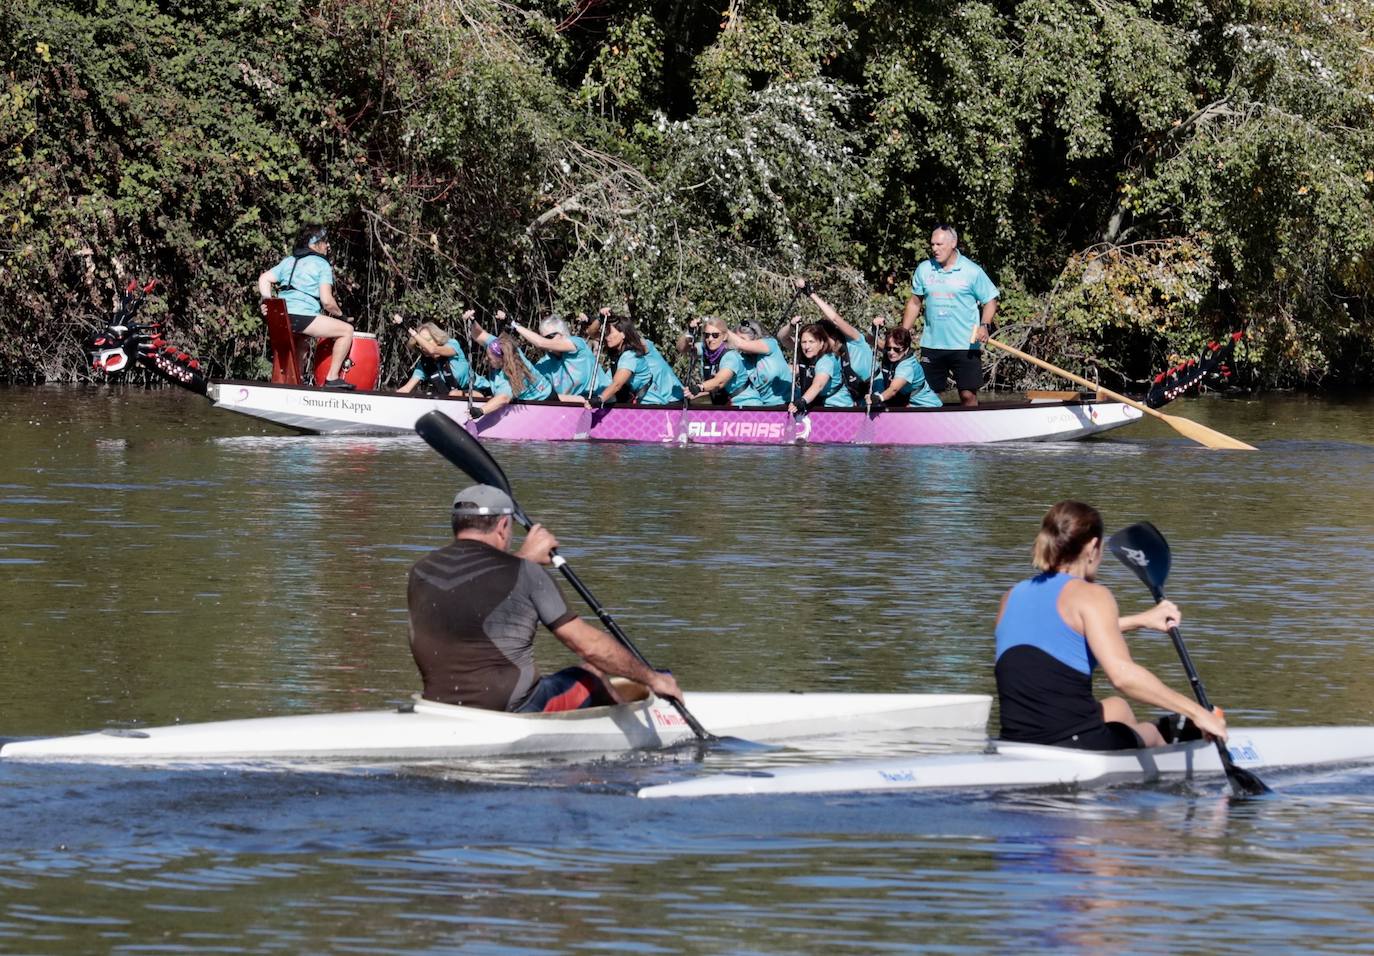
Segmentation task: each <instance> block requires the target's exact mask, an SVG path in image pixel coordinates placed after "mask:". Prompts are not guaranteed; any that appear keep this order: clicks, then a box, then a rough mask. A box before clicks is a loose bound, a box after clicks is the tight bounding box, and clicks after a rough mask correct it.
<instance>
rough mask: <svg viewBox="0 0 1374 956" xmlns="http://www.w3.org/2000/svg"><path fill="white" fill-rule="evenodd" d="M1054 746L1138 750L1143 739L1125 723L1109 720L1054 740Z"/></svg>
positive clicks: (1141, 745)
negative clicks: (1070, 735)
mask: <svg viewBox="0 0 1374 956" xmlns="http://www.w3.org/2000/svg"><path fill="white" fill-rule="evenodd" d="M1054 746H1056V747H1072V748H1073V749H1074V750H1139V749H1140V748H1141V747H1144V746H1145V741H1143V740H1141V739H1140V735H1139V734H1137V733H1136V732H1135V731H1134V730H1133V729H1131V728H1130V727H1127V726H1126V725H1125V724H1121V723H1117V722H1116V721H1111V722H1110V723H1105V724H1099V725H1098V726H1096V727H1094V728H1092V729H1091V730H1084V731H1082V732H1080V733H1076V734H1074V735H1073V736H1072V737H1066V738H1065V739H1063V740H1056V741H1055V742H1054Z"/></svg>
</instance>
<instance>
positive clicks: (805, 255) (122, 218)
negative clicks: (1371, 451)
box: [0, 0, 1374, 388]
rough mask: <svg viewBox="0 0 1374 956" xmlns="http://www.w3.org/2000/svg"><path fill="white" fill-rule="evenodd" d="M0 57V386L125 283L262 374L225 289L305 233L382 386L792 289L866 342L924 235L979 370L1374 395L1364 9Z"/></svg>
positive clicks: (1053, 6) (836, 12)
mask: <svg viewBox="0 0 1374 956" xmlns="http://www.w3.org/2000/svg"><path fill="white" fill-rule="evenodd" d="M0 40H3V43H2V44H0V51H3V52H0V56H3V57H4V65H3V77H0V84H2V88H0V146H3V151H4V160H3V162H4V166H3V170H0V323H3V328H4V331H5V334H4V335H3V336H0V379H4V380H9V381H20V382H32V381H45V380H46V381H64V380H65V381H70V380H76V379H80V378H83V377H84V376H85V375H86V374H87V373H86V371H85V367H86V364H87V362H86V357H85V356H84V354H83V353H82V351H81V347H80V344H81V339H82V338H83V336H84V335H85V333H86V332H87V331H88V330H89V328H90V327H91V326H92V325H93V324H94V323H95V322H96V321H98V319H99V318H100V317H101V316H103V315H107V314H108V312H109V309H110V306H111V303H112V302H113V300H114V298H115V294H116V290H117V289H118V288H120V287H122V286H123V285H124V283H125V282H127V281H128V279H129V278H132V277H139V278H145V279H146V278H148V277H151V276H156V277H159V278H160V279H162V280H163V282H164V283H165V286H164V291H163V292H162V293H161V295H160V297H157V298H155V300H154V302H153V303H152V305H151V306H150V309H149V313H150V314H151V313H153V312H155V311H157V310H161V311H164V312H165V313H166V315H167V318H168V319H169V321H170V325H171V328H172V337H173V338H174V339H175V340H176V341H177V342H178V344H180V345H182V346H183V347H186V348H188V349H189V350H191V351H193V352H195V353H197V354H199V355H200V356H201V357H202V358H203V359H204V360H205V361H206V362H207V364H208V365H209V366H210V368H211V370H212V373H213V374H216V375H237V376H257V375H261V374H262V373H263V371H264V354H265V337H264V335H263V331H262V328H261V320H260V318H259V315H258V310H257V298H256V293H255V291H254V282H255V279H256V277H257V274H258V273H259V272H260V271H261V270H262V269H263V268H265V267H267V266H270V265H272V264H274V263H275V262H276V261H277V260H278V259H279V258H280V257H281V255H283V254H284V253H286V252H287V251H289V248H290V245H291V238H292V235H293V234H294V233H295V231H296V230H297V229H298V228H299V227H300V226H301V225H302V224H304V223H306V222H310V221H322V222H325V223H327V224H329V225H330V227H331V238H332V240H333V245H334V250H333V258H334V262H335V268H336V271H337V273H338V275H339V284H338V288H337V292H338V293H339V297H340V299H341V304H342V305H343V306H344V308H345V310H346V311H347V312H348V313H349V314H350V315H351V316H353V317H354V318H355V319H356V322H357V325H358V327H359V328H360V329H362V330H365V331H374V332H382V333H383V336H384V337H383V343H384V355H385V356H387V359H388V365H389V372H390V374H392V375H393V376H394V375H395V374H396V371H397V369H398V367H399V366H400V365H401V364H402V363H403V362H404V361H405V360H406V356H404V355H403V354H402V352H403V350H402V349H401V348H400V347H399V340H397V339H388V338H387V337H386V334H387V330H388V329H389V328H390V325H389V322H388V318H389V316H391V315H392V314H393V313H395V312H400V313H402V314H404V315H405V316H407V317H408V318H411V319H414V320H417V321H424V320H431V319H432V320H435V321H438V322H439V323H440V324H445V325H448V326H450V327H451V326H453V325H455V324H456V323H455V321H454V320H455V317H456V315H457V314H458V312H459V310H460V309H461V308H462V307H463V306H464V305H471V306H474V307H477V308H479V309H480V310H486V311H485V312H484V314H486V312H489V311H491V310H495V309H497V308H505V309H507V310H509V311H511V312H512V313H513V314H516V315H522V316H527V317H532V316H533V315H534V314H535V313H536V312H538V311H541V310H548V309H556V310H558V311H560V312H571V311H577V310H587V311H592V310H594V309H595V308H596V307H597V306H600V305H602V304H609V305H612V306H614V307H616V308H627V307H628V308H630V309H631V310H632V312H633V313H634V314H635V315H636V317H637V318H639V319H640V321H641V322H642V323H643V324H645V325H646V326H647V327H648V328H649V330H650V331H651V333H652V334H654V335H656V336H658V337H659V338H660V340H663V339H664V338H666V337H667V336H669V335H670V334H672V333H673V332H675V331H676V330H677V329H680V328H681V326H682V323H683V322H684V321H685V320H686V319H687V318H688V317H691V316H694V315H700V314H706V313H721V314H725V315H731V316H741V317H743V316H746V315H747V316H750V317H754V318H758V319H760V320H762V321H763V322H765V324H768V325H772V324H776V322H777V321H778V320H779V319H780V318H781V317H782V316H783V315H784V314H785V312H786V310H787V303H788V298H789V295H788V293H789V291H790V290H789V284H788V277H789V276H793V275H798V274H805V275H807V276H809V277H811V279H812V281H813V282H814V283H815V284H816V285H818V286H819V287H820V288H821V291H822V292H823V294H825V295H826V296H827V297H828V298H830V299H831V300H832V301H834V302H835V303H836V305H837V306H838V307H839V308H840V309H841V311H842V312H844V313H845V314H846V315H848V316H850V317H851V318H854V319H857V320H858V322H857V324H859V325H861V326H867V324H868V319H869V318H870V317H871V316H872V315H875V314H885V315H888V316H895V315H897V314H899V310H900V305H901V302H902V300H903V299H904V298H905V294H906V288H907V286H906V283H907V281H908V279H909V276H910V272H911V269H912V268H913V267H914V265H915V264H916V262H917V261H918V260H919V258H920V257H921V256H922V255H923V254H925V251H926V243H927V241H928V237H929V233H930V227H931V225H932V224H934V223H935V222H937V221H941V220H947V221H950V222H953V223H955V224H957V225H958V226H959V228H960V232H961V235H962V247H963V250H964V252H965V253H966V254H968V255H970V256H971V257H972V258H974V259H976V260H978V261H979V262H980V263H981V264H983V265H984V267H985V268H987V269H988V271H989V272H990V274H992V276H993V277H994V279H995V280H996V281H997V282H998V284H999V285H1000V286H1001V288H1002V290H1003V293H1004V295H1003V300H1002V320H1003V325H1004V331H1003V333H1002V334H1003V335H1004V336H1005V337H1006V338H1007V340H1008V341H1009V342H1011V343H1013V344H1017V345H1022V346H1024V347H1026V348H1027V349H1028V350H1030V351H1033V352H1036V353H1037V354H1040V355H1043V356H1044V357H1046V358H1049V359H1051V360H1052V361H1055V362H1057V363H1059V364H1062V365H1065V366H1067V367H1069V368H1072V369H1074V370H1075V371H1078V372H1081V373H1084V374H1087V375H1090V376H1100V377H1101V381H1102V382H1103V383H1104V384H1106V385H1109V386H1111V387H1118V388H1119V387H1123V386H1125V387H1131V386H1138V385H1139V384H1140V382H1141V381H1142V380H1143V379H1144V378H1145V377H1146V376H1148V375H1149V374H1150V373H1151V372H1153V371H1155V370H1158V369H1159V368H1162V367H1163V366H1164V365H1166V364H1167V363H1168V362H1169V359H1170V356H1171V354H1175V353H1180V354H1187V353H1189V352H1195V351H1196V350H1197V349H1198V348H1199V347H1200V346H1201V345H1202V344H1203V343H1204V342H1205V341H1207V340H1208V339H1209V338H1214V337H1217V336H1218V335H1220V334H1222V333H1224V332H1227V331H1230V330H1231V329H1234V328H1240V327H1245V328H1247V330H1248V332H1249V338H1248V342H1247V350H1246V352H1245V353H1243V359H1244V361H1243V363H1242V365H1243V370H1244V375H1245V382H1246V383H1247V384H1250V385H1255V386H1262V387H1272V386H1300V387H1302V386H1305V387H1316V386H1322V387H1331V386H1340V385H1347V384H1352V383H1358V382H1366V383H1367V382H1368V381H1369V375H1370V372H1371V366H1374V320H1371V317H1370V315H1369V311H1368V310H1369V303H1370V296H1371V292H1374V52H1371V51H1374V13H1372V12H1371V8H1370V5H1369V4H1368V3H1366V2H1364V0H1333V2H1322V0H1249V2H1246V0H1153V2H1152V0H1091V2H1083V0H1023V2H1012V0H1000V2H992V0H978V2H964V0H937V2H934V3H928V4H918V5H913V4H909V3H897V2H893V0H848V2H843V3H840V2H834V0H758V2H753V3H745V2H743V0H725V2H724V3H723V9H716V8H714V7H712V6H710V5H707V6H703V5H701V4H687V3H683V2H681V0H518V2H501V0H418V2H399V0H312V2H298V0H272V2H267V0H184V2H181V3H178V4H159V3H153V2H147V0H100V2H94V0H87V2H70V0H69V2H65V3H59V2H54V0H14V2H11V3H9V4H7V5H6V6H5V7H4V10H3V11H2V12H0ZM1032 371H1033V370H1028V369H1024V368H1019V367H1013V363H1011V362H1007V361H1003V362H1001V363H999V367H998V372H997V379H998V381H999V382H1001V383H1005V384H1010V385H1023V384H1027V383H1028V382H1029V381H1031V379H1030V378H1029V376H1031V373H1032ZM1039 380H1040V381H1043V379H1039Z"/></svg>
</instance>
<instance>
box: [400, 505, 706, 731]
mask: <svg viewBox="0 0 1374 956" xmlns="http://www.w3.org/2000/svg"><path fill="white" fill-rule="evenodd" d="M514 513H515V505H514V503H513V502H512V501H511V499H510V496H509V495H507V494H506V493H505V492H504V491H501V490H500V489H499V488H494V487H492V486H491V485H473V486H472V487H470V488H465V489H463V490H462V491H460V492H458V494H457V496H455V497H454V499H453V534H454V539H453V541H452V542H451V543H450V544H448V545H447V546H445V547H443V548H439V549H438V550H437V551H432V552H430V553H429V554H428V555H426V556H425V557H424V558H422V559H421V560H420V561H418V562H417V563H416V564H415V566H414V567H412V568H411V569H410V579H409V583H408V585H407V588H406V602H407V605H408V606H409V609H410V651H411V654H412V655H413V656H414V658H415V664H416V666H417V667H419V669H420V675H421V677H422V678H423V679H424V685H425V687H424V693H423V697H424V698H425V699H426V700H433V701H439V702H440V703H445V704H464V705H466V706H470V707H480V708H483V709H486V710H503V711H518V712H534V711H559V710H578V709H580V708H583V707H596V706H600V705H603V704H613V703H616V702H617V699H616V697H615V695H614V692H613V691H612V690H611V689H610V687H609V685H608V684H607V683H606V682H604V681H603V680H602V679H601V674H602V673H606V674H612V675H616V676H620V677H627V678H629V679H630V680H633V681H637V682H639V683H641V684H644V685H645V686H647V687H648V688H649V689H650V690H652V691H653V692H654V693H655V694H658V695H659V696H660V697H678V698H680V697H681V696H682V691H681V690H679V689H678V686H677V681H676V680H674V679H673V677H672V675H671V674H664V673H661V672H659V671H655V670H652V669H650V668H648V667H646V666H644V665H643V664H641V663H640V662H639V661H638V660H636V659H635V658H634V656H633V655H632V654H630V652H629V651H627V650H626V649H625V648H624V647H622V646H621V645H620V644H619V643H618V642H617V641H616V640H615V639H614V638H613V637H611V635H609V634H607V633H606V632H604V631H602V630H600V629H598V628H595V627H593V626H592V625H590V624H588V623H586V622H585V621H583V620H582V619H581V618H580V617H578V616H577V615H576V614H573V613H572V612H571V611H569V610H568V605H567V603H566V602H565V601H564V600H563V595H562V594H561V593H560V592H559V590H558V585H556V584H555V583H554V582H553V580H552V579H551V578H550V577H549V575H548V574H547V573H546V572H544V571H543V570H542V569H541V568H540V567H539V565H541V564H550V563H551V557H550V551H551V550H552V549H554V548H556V547H558V541H557V539H556V538H554V536H553V535H552V534H551V533H550V532H549V531H548V529H546V528H545V527H544V526H543V525H538V524H536V525H534V526H532V527H531V528H530V530H529V533H528V534H527V535H526V536H525V540H524V543H523V544H522V545H521V546H520V550H519V551H517V552H516V553H515V554H508V553H507V552H508V550H509V548H510V544H511V537H512V528H511V522H512V520H513V519H512V515H513V514H514ZM536 624H543V625H544V626H545V627H547V628H548V629H549V630H550V631H552V632H553V635H554V637H556V638H558V639H559V640H560V641H562V642H563V643H564V644H565V645H566V646H567V647H568V649H569V650H571V651H572V652H573V653H575V654H577V655H578V656H579V657H581V658H582V661H583V664H584V666H581V667H568V668H564V669H563V670H561V671H558V672H557V673H555V674H549V675H547V676H541V675H540V674H539V671H538V668H537V667H536V666H535V663H534V632H535V626H536Z"/></svg>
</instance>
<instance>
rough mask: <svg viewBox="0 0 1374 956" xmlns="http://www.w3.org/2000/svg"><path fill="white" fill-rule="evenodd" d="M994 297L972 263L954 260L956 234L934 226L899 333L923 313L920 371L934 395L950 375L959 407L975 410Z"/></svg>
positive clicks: (989, 282) (988, 282) (994, 292)
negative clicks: (924, 314)
mask: <svg viewBox="0 0 1374 956" xmlns="http://www.w3.org/2000/svg"><path fill="white" fill-rule="evenodd" d="M1000 294H1001V293H999V292H998V291H997V286H995V285H993V284H992V280H991V279H989V278H988V276H987V273H986V272H984V271H983V269H982V267H981V266H979V265H978V263H976V262H974V261H973V260H972V259H969V258H966V257H965V256H961V255H960V254H959V233H957V232H955V230H954V227H953V226H950V225H947V224H945V223H941V224H940V225H938V226H936V227H935V231H934V232H932V233H931V234H930V258H929V259H926V260H925V261H923V262H922V263H921V264H920V265H918V266H917V267H916V272H915V273H914V274H913V275H912V277H911V297H910V298H909V299H907V300H906V310H905V312H904V313H903V314H902V328H904V329H908V330H910V329H912V328H915V326H916V319H917V318H918V317H919V316H920V314H921V309H922V307H923V306H924V307H925V313H926V324H925V330H924V331H922V333H921V367H922V368H923V369H924V370H925V373H926V382H927V383H928V384H929V385H930V387H931V389H933V390H934V391H935V392H943V391H944V390H945V387H946V385H947V384H948V380H949V376H950V375H951V374H953V376H954V385H955V387H956V388H958V389H959V401H960V402H961V403H962V404H964V405H967V406H974V405H977V404H978V394H977V393H978V389H979V388H980V387H982V384H983V351H982V349H981V348H980V347H979V346H980V343H983V342H986V341H987V340H988V336H989V335H990V334H991V333H992V320H993V317H994V316H996V315H997V297H998V295H1000ZM927 299H929V300H930V301H929V303H927V302H926V300H927Z"/></svg>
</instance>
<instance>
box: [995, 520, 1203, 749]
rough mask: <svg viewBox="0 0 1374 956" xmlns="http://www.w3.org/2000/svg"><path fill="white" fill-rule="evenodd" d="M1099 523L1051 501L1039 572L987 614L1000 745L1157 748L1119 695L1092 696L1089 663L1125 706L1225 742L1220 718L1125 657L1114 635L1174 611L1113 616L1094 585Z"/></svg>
mask: <svg viewBox="0 0 1374 956" xmlns="http://www.w3.org/2000/svg"><path fill="white" fill-rule="evenodd" d="M1102 540H1103V535H1102V516H1101V515H1099V514H1098V513H1097V510H1096V509H1094V508H1092V507H1090V506H1088V505H1085V504H1083V503H1082V502H1079V501H1061V502H1060V503H1059V504H1057V505H1055V506H1054V507H1053V508H1051V509H1050V510H1049V513H1048V514H1046V515H1045V518H1044V521H1042V522H1041V524H1040V533H1039V534H1038V535H1037V536H1036V539H1035V547H1034V550H1033V552H1032V558H1033V560H1032V563H1033V564H1034V565H1035V567H1036V568H1037V569H1039V571H1040V573H1039V574H1037V575H1036V576H1035V577H1033V578H1030V579H1028V580H1025V581H1022V582H1021V583H1020V584H1018V585H1016V586H1015V587H1014V588H1012V589H1011V590H1010V591H1008V592H1007V593H1006V595H1005V596H1004V597H1003V598H1002V609H1001V611H1000V612H999V613H998V616H997V666H996V674H997V693H998V697H999V701H1000V709H1001V713H1002V730H1001V737H1002V739H1003V740H1009V741H1018V742H1022V743H1034V744H1055V745H1058V746H1061V747H1076V748H1078V749H1081V750H1129V749H1133V748H1136V747H1142V746H1144V747H1158V746H1161V745H1163V744H1164V742H1165V741H1164V737H1163V735H1162V734H1161V733H1160V731H1159V728H1158V727H1156V726H1155V725H1154V724H1149V723H1139V722H1137V721H1136V719H1135V715H1134V714H1133V713H1132V712H1131V705H1130V704H1128V703H1127V702H1126V701H1125V700H1124V699H1123V698H1121V697H1108V698H1106V699H1105V700H1102V701H1098V700H1096V699H1094V697H1093V687H1092V672H1093V669H1094V668H1095V667H1097V666H1098V665H1099V664H1100V665H1101V666H1102V671H1103V673H1104V674H1106V675H1107V679H1108V680H1109V681H1111V683H1112V686H1113V687H1115V688H1116V689H1117V690H1118V691H1120V692H1121V693H1122V694H1124V695H1125V696H1126V697H1129V698H1131V699H1132V700H1136V701H1139V702H1140V703H1142V704H1150V705H1153V706H1156V707H1163V708H1166V709H1168V710H1171V711H1174V712H1176V713H1179V714H1183V715H1184V716H1186V717H1188V718H1189V719H1190V720H1192V722H1193V723H1194V725H1195V726H1196V727H1198V728H1199V729H1201V730H1202V731H1203V732H1205V733H1208V734H1212V735H1215V736H1217V737H1220V738H1221V739H1223V740H1225V739H1226V720H1225V718H1223V717H1222V716H1221V715H1220V713H1208V712H1207V711H1205V710H1203V709H1202V707H1201V706H1199V705H1198V704H1197V702H1196V701H1193V700H1191V699H1190V698H1188V697H1185V696H1183V695H1182V694H1180V693H1178V692H1176V691H1173V690H1170V689H1169V688H1168V687H1166V686H1165V685H1164V683H1163V682H1162V681H1160V679H1159V678H1158V677H1156V676H1155V675H1154V674H1152V673H1151V672H1150V671H1148V670H1146V669H1145V668H1144V667H1141V666H1140V665H1139V664H1137V663H1136V662H1135V661H1133V660H1132V659H1131V652H1130V651H1129V650H1128V649H1127V647H1126V639H1125V638H1124V637H1122V632H1123V631H1132V630H1135V629H1136V628H1141V627H1148V628H1152V629H1154V630H1157V631H1167V630H1168V629H1169V627H1171V626H1173V625H1176V624H1177V623H1178V622H1179V617H1180V615H1179V610H1178V608H1177V607H1176V606H1175V605H1174V604H1173V602H1171V601H1161V602H1160V603H1159V604H1157V605H1156V606H1155V607H1153V608H1151V609H1150V610H1148V611H1145V612H1144V613H1141V614H1134V615H1129V616H1127V617H1120V616H1119V615H1118V612H1117V606H1116V599H1115V598H1114V597H1112V592H1111V591H1109V590H1107V589H1106V588H1105V587H1103V586H1102V585H1100V584H1097V583H1095V578H1096V576H1097V569H1098V566H1099V565H1100V564H1101V563H1102Z"/></svg>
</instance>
